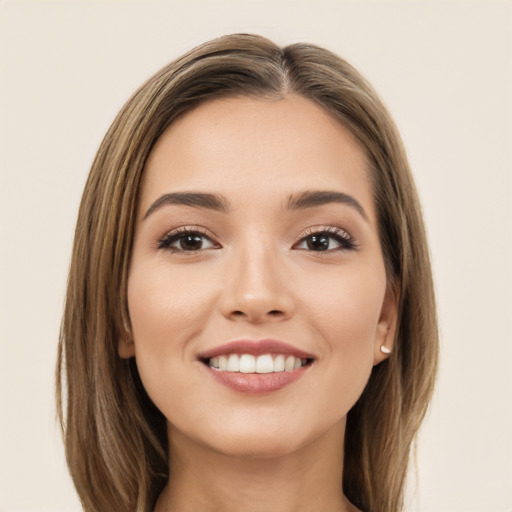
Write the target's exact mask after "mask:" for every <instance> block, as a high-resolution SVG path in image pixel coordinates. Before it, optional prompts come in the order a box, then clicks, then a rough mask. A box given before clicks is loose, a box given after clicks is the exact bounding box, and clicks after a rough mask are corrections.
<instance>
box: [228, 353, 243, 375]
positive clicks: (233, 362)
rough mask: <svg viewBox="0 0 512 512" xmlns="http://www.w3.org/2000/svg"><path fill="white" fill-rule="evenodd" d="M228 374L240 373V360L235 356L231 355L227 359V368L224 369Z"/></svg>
mask: <svg viewBox="0 0 512 512" xmlns="http://www.w3.org/2000/svg"><path fill="white" fill-rule="evenodd" d="M226 370H227V371H228V372H239V371H240V358H239V357H238V356H237V355H236V354H231V355H230V356H229V359H228V366H227V368H226Z"/></svg>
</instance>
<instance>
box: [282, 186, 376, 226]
mask: <svg viewBox="0 0 512 512" xmlns="http://www.w3.org/2000/svg"><path fill="white" fill-rule="evenodd" d="M329 203H341V204H346V205H347V206H350V207H352V208H354V209H355V210H356V211H357V212H358V213H359V214H360V215H361V217H363V219H364V220H365V221H367V222H368V215H367V214H366V212H365V211H364V208H363V207H362V206H361V204H360V203H359V202H358V201H357V199H356V198H355V197H352V196H351V195H349V194H345V193H344V192H335V191H332V190H306V191H305V192H301V193H299V194H292V195H291V196H290V197H289V198H288V202H287V204H286V210H301V209H303V208H315V207H316V206H323V205H325V204H329Z"/></svg>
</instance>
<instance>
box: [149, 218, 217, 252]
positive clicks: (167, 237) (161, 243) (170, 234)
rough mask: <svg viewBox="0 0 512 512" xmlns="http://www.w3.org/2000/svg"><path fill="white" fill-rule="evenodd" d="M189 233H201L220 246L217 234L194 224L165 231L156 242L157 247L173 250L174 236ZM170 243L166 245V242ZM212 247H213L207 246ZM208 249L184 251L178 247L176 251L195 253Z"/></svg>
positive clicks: (158, 248)
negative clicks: (171, 245) (171, 244)
mask: <svg viewBox="0 0 512 512" xmlns="http://www.w3.org/2000/svg"><path fill="white" fill-rule="evenodd" d="M187 233H199V234H200V235H202V236H204V237H205V238H207V239H208V240H209V241H210V242H211V243H212V244H213V245H214V246H216V248H220V244H219V243H218V242H217V241H216V238H217V237H216V235H215V234H214V233H212V232H211V231H209V230H208V229H206V228H204V227H202V226H194V225H184V226H178V227H176V228H174V229H171V230H169V231H167V232H165V233H164V234H163V235H162V236H160V237H159V238H158V239H157V240H156V242H155V248H156V249H157V250H164V251H165V250H172V248H171V247H170V243H171V239H172V238H174V237H178V236H179V235H186V234H187ZM167 242H168V244H167V245H166V243H167ZM207 249H211V247H209V248H207ZM207 249H200V250H199V251H182V250H179V249H176V250H175V252H187V253H188V254H195V253H197V252H200V251H204V250H207Z"/></svg>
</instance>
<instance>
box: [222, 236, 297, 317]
mask: <svg viewBox="0 0 512 512" xmlns="http://www.w3.org/2000/svg"><path fill="white" fill-rule="evenodd" d="M231 256H232V257H231V262H230V272H231V273H232V274H231V278H230V279H229V280H228V281H229V284H227V287H226V289H225V292H226V303H225V304H226V306H225V314H226V315H228V316H230V317H231V318H244V319H247V320H250V321H252V322H258V321H263V320H265V319H269V318H274V319H283V318H288V317H289V316H290V315H291V314H292V310H293V301H292V300H291V296H290V293H289V290H288V288H287V282H286V281H287V280H286V274H287V272H286V268H285V264H284V261H283V255H282V253H281V252H280V250H279V248H278V247H276V245H275V243H274V242H273V241H272V240H269V239H268V238H267V237H266V236H264V235H263V234H261V233H260V234H258V235H257V236H253V237H251V240H250V241H249V240H247V239H246V240H245V242H244V243H240V244H239V245H238V246H237V247H234V248H233V252H232V255H231Z"/></svg>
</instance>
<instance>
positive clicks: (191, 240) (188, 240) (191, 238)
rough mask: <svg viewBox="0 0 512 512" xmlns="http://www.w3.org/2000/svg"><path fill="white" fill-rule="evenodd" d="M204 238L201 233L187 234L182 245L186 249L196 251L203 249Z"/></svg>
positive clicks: (182, 240)
mask: <svg viewBox="0 0 512 512" xmlns="http://www.w3.org/2000/svg"><path fill="white" fill-rule="evenodd" d="M202 245H203V240H202V237H201V236H200V235H186V236H184V237H183V238H182V239H181V241H180V246H181V248H182V249H184V250H188V251H196V250H198V249H201V246H202Z"/></svg>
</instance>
